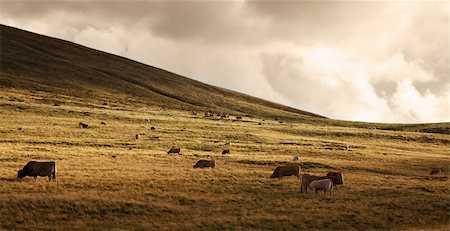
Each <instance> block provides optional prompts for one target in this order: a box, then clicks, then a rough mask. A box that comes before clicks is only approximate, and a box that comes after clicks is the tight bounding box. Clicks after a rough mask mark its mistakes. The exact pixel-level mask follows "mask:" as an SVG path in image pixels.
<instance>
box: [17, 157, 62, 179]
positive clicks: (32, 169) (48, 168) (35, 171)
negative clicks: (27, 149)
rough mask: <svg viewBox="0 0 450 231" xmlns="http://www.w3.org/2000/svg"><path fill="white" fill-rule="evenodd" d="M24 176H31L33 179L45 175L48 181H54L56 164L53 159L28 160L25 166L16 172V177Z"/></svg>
mask: <svg viewBox="0 0 450 231" xmlns="http://www.w3.org/2000/svg"><path fill="white" fill-rule="evenodd" d="M26 176H32V177H34V179H36V178H37V177H38V176H46V177H48V180H49V181H51V180H53V181H56V164H55V162H54V161H50V162H37V161H30V162H28V163H27V164H26V165H25V167H23V168H22V169H21V170H19V171H18V172H17V178H18V179H22V178H24V177H26Z"/></svg>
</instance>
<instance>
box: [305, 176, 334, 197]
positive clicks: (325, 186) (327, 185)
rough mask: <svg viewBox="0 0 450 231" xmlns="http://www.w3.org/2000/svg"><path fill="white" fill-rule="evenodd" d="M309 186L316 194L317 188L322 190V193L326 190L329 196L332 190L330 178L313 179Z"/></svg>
mask: <svg viewBox="0 0 450 231" xmlns="http://www.w3.org/2000/svg"><path fill="white" fill-rule="evenodd" d="M309 188H310V189H311V190H312V191H313V192H314V193H316V194H317V190H323V191H324V193H327V192H328V195H329V197H330V198H331V190H333V181H332V180H331V179H322V180H314V181H312V182H311V183H310V184H309Z"/></svg>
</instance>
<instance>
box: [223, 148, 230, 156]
mask: <svg viewBox="0 0 450 231" xmlns="http://www.w3.org/2000/svg"><path fill="white" fill-rule="evenodd" d="M230 153H231V152H230V149H225V150H223V151H222V155H227V154H230Z"/></svg>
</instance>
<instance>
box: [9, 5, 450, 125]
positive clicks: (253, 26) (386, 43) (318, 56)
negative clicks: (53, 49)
mask: <svg viewBox="0 0 450 231" xmlns="http://www.w3.org/2000/svg"><path fill="white" fill-rule="evenodd" d="M449 14H450V3H449V1H436V2H430V1H323V2H321V1H275V0H274V1H181V0H179V1H105V0H104V1H86V0H85V1H37V0H36V1H31V0H30V1H5V0H0V23H1V24H5V25H9V26H14V27H18V28H21V29H25V30H29V31H33V32H36V33H40V34H44V35H48V36H52V37H57V38H61V39H65V40H69V41H72V42H75V43H79V44H82V45H85V46H88V47H91V48H95V49H99V50H102V51H106V52H109V53H113V54H117V55H121V56H125V57H127V58H130V59H133V60H137V61H140V62H143V63H146V64H149V65H152V66H156V67H160V68H163V69H166V70H168V71H171V72H175V73H177V74H181V75H184V76H186V77H189V78H193V79H196V80H199V81H202V82H204V83H208V84H212V85H216V86H220V87H224V88H228V89H231V90H235V91H238V92H242V93H246V94H250V95H253V96H256V97H259V98H263V99H267V100H270V101H273V102H277V103H281V104H285V105H288V106H292V107H295V108H298V109H301V110H305V111H309V112H313V113H316V114H320V115H323V116H326V117H329V118H333V119H341V120H354V121H366V122H389V123H427V122H450V72H449V63H450V62H449V56H450V47H449V41H450V38H449V33H450V32H449V31H450V24H449ZM0 33H1V32H0Z"/></svg>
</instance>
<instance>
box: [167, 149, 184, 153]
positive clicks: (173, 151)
mask: <svg viewBox="0 0 450 231" xmlns="http://www.w3.org/2000/svg"><path fill="white" fill-rule="evenodd" d="M180 151H181V148H171V149H170V150H169V151H168V152H167V154H172V153H173V154H180Z"/></svg>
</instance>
